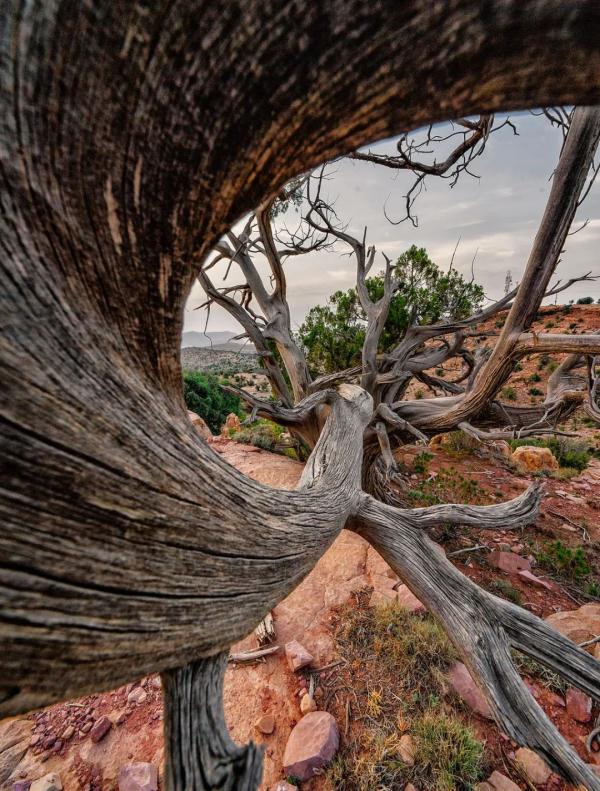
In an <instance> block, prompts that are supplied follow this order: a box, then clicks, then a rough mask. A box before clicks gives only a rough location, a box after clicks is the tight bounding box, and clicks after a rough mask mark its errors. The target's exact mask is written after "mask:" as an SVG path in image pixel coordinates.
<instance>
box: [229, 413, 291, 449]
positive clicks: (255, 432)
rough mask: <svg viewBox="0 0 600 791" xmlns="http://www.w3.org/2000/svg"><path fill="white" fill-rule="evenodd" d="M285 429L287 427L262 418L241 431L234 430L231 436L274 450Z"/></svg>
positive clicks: (247, 443)
mask: <svg viewBox="0 0 600 791" xmlns="http://www.w3.org/2000/svg"><path fill="white" fill-rule="evenodd" d="M284 431H285V429H284V428H283V427H282V426H278V425H277V423H273V421H271V420H265V419H264V418H261V419H259V420H255V421H254V423H252V424H251V425H249V426H244V427H243V428H242V430H241V431H236V432H232V434H231V437H232V439H234V440H235V441H236V442H243V443H245V444H246V445H255V446H256V447H257V448H262V449H263V450H271V451H274V450H276V449H277V446H278V445H279V443H280V442H281V435H282V434H283V432H284Z"/></svg>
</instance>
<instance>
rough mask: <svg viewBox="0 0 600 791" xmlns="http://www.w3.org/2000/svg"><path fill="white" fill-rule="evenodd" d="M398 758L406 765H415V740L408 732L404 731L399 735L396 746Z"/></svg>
mask: <svg viewBox="0 0 600 791" xmlns="http://www.w3.org/2000/svg"><path fill="white" fill-rule="evenodd" d="M398 752H399V753H400V758H402V760H403V761H404V763H405V764H406V765H407V766H414V765H415V742H414V739H413V737H412V736H411V735H410V734H409V733H405V734H404V736H401V737H400V744H399V747H398Z"/></svg>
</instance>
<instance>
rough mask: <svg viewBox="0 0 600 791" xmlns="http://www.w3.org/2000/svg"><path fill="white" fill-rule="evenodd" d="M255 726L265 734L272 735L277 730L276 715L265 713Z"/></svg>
mask: <svg viewBox="0 0 600 791" xmlns="http://www.w3.org/2000/svg"><path fill="white" fill-rule="evenodd" d="M254 727H255V728H256V730H257V731H259V732H260V733H264V735H265V736H270V734H272V733H273V731H274V730H275V717H274V716H273V715H272V714H263V716H262V717H260V718H259V719H258V720H257V721H256V722H255V724H254Z"/></svg>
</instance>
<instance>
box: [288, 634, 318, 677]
mask: <svg viewBox="0 0 600 791" xmlns="http://www.w3.org/2000/svg"><path fill="white" fill-rule="evenodd" d="M285 656H286V659H287V663H288V665H289V668H290V670H293V671H296V670H301V669H302V668H303V667H306V666H307V665H310V663H311V662H312V661H313V655H312V654H309V653H308V651H307V650H306V648H305V647H304V646H303V645H301V644H300V643H299V642H298V641H297V640H290V642H289V643H286V644H285Z"/></svg>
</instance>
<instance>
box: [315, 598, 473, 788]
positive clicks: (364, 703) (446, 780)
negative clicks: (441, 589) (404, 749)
mask: <svg viewBox="0 0 600 791" xmlns="http://www.w3.org/2000/svg"><path fill="white" fill-rule="evenodd" d="M336 639H337V644H338V650H339V652H340V654H341V655H342V656H344V657H345V658H346V659H347V660H348V662H349V665H348V668H349V669H348V671H347V678H346V679H345V680H346V681H347V688H348V689H351V691H352V696H351V697H350V700H351V706H352V720H351V728H350V730H349V732H348V734H347V736H346V737H345V738H343V739H342V746H341V749H340V752H339V754H338V757H337V758H336V760H335V761H334V763H333V764H332V766H331V767H330V769H329V771H328V781H329V787H330V788H331V789H335V790H336V791H384V790H387V789H390V791H391V789H402V788H404V786H405V785H406V784H407V783H409V782H412V783H414V784H415V785H416V786H417V787H418V788H420V789H434V788H435V789H438V790H439V791H469V790H470V789H471V788H473V786H474V784H476V783H477V782H478V781H479V780H480V779H481V778H482V777H483V774H484V772H483V765H484V746H483V745H482V744H481V742H479V741H478V740H477V738H476V736H475V734H474V733H473V731H472V730H471V729H470V728H469V727H467V726H466V725H465V724H464V722H463V720H462V715H461V713H460V711H459V710H458V709H455V708H454V707H453V704H452V702H451V700H450V698H449V700H448V701H446V700H445V696H446V692H447V688H446V682H445V672H446V671H447V670H448V668H449V667H450V665H451V664H452V663H453V662H454V661H455V659H456V654H455V651H454V648H453V647H452V645H451V643H450V642H449V641H448V639H447V637H446V636H445V634H444V633H443V631H442V630H441V628H440V627H439V626H438V624H437V623H436V622H435V621H434V620H433V619H432V618H431V617H430V616H428V615H425V616H420V615H412V614H410V613H408V612H407V611H406V610H403V609H402V608H400V607H399V606H398V605H387V606H384V607H376V608H372V607H368V606H360V605H359V606H346V607H343V608H341V610H340V611H339V620H338V625H337V632H336ZM336 713H337V712H336ZM340 716H342V715H341V712H340ZM342 721H343V719H342ZM405 733H408V734H410V735H411V736H412V738H413V741H414V746H415V755H416V760H415V764H414V766H407V765H406V764H405V763H404V761H403V760H402V757H401V754H400V739H401V737H402V735H403V734H405Z"/></svg>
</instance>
